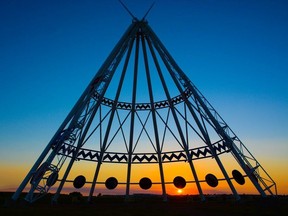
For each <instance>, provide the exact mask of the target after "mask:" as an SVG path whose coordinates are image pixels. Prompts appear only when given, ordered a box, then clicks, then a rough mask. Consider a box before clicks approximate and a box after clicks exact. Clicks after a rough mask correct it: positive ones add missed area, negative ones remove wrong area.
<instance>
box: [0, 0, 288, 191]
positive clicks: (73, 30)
mask: <svg viewBox="0 0 288 216" xmlns="http://www.w3.org/2000/svg"><path fill="white" fill-rule="evenodd" d="M123 2H124V3H125V4H126V5H127V7H128V8H129V9H130V10H131V11H132V13H133V14H134V15H135V16H136V17H139V18H142V17H143V15H144V14H145V12H146V11H147V9H148V8H149V7H150V5H151V4H152V3H153V2H154V1H153V0H123ZM287 11H288V2H287V1H286V0H274V1H272V0H261V1H260V0H259V1H258V0H174V1H172V0H157V1H156V3H155V5H154V7H153V8H152V10H151V11H150V13H149V15H148V17H147V20H148V22H149V25H150V26H151V27H152V29H153V30H154V32H155V33H156V34H157V35H158V37H159V38H160V40H161V41H162V42H163V43H164V45H165V46H166V48H167V49H168V50H169V52H170V54H171V55H172V56H173V57H174V59H175V60H176V62H177V63H178V65H179V66H180V67H181V68H182V70H183V71H184V72H185V73H186V75H187V76H188V77H189V78H190V80H191V81H192V82H193V83H194V84H195V85H196V86H197V88H198V89H199V90H200V91H201V92H202V93H203V95H204V96H205V97H206V98H207V99H208V101H209V102H210V103H211V104H212V105H213V107H214V108H215V109H216V110H217V111H218V113H220V115H221V116H222V117H223V119H224V120H225V121H226V122H227V123H228V125H229V126H230V127H231V128H232V130H233V131H234V132H235V133H236V134H237V135H238V137H239V138H240V139H241V140H242V142H243V143H244V144H245V145H246V147H247V148H248V149H249V150H250V151H251V152H252V154H253V155H254V156H255V157H256V159H257V160H258V161H259V162H260V163H261V165H262V166H263V167H264V168H265V170H266V171H267V172H268V173H269V175H270V176H271V177H272V178H273V179H274V181H275V182H276V184H277V188H278V193H279V194H288V172H287V170H288V84H287V82H288V40H287V38H288V25H287V23H288V12H287ZM0 20H1V21H0V92H1V94H0V103H1V106H0V191H14V190H15V189H16V188H17V187H18V185H19V184H20V183H21V181H22V179H23V178H24V177H25V175H26V174H27V172H28V171H29V169H30V168H31V166H32V165H33V164H34V162H35V160H36V159H37V158H38V156H39V155H40V154H41V152H42V150H43V149H44V148H45V146H46V145H47V143H48V142H49V141H50V139H51V138H52V136H53V135H54V133H55V132H56V130H57V129H58V127H59V126H60V124H61V123H62V121H63V120H64V118H65V117H66V115H67V114H68V112H69V111H70V109H71V108H72V106H73V105H74V104H75V102H76V101H77V99H78V98H79V96H80V95H81V94H82V92H83V90H84V89H85V88H86V86H87V84H88V83H89V82H90V80H91V79H92V78H93V76H94V74H95V73H96V72H97V70H98V69H99V67H100V66H101V65H102V63H103V62H104V60H105V59H106V57H107V56H108V55H109V53H110V51H111V50H112V49H113V47H114V45H115V44H116V43H117V42H118V40H119V39H120V37H121V36H122V34H123V33H124V31H125V30H126V29H127V27H128V26H129V25H130V23H131V17H130V15H129V14H128V13H127V12H126V11H125V10H124V9H123V7H122V6H121V4H120V3H119V2H118V1H117V0H107V1H100V0H99V1H98V0H95V1H92V0H83V1H77V0H72V1H68V0H67V1H64V0H60V1H59V0H49V1H37V0H25V1H20V0H2V1H0ZM197 163H199V166H200V167H203V168H202V169H203V170H205V169H207V171H208V170H211V169H213V166H210V165H209V164H208V163H206V162H205V163H203V164H201V161H199V162H197ZM206 165H207V167H205V166H206ZM89 166H90V165H87V166H85V167H81V168H78V169H79V170H80V169H81V170H82V171H83V173H85V172H86V171H87V170H88V169H89ZM105 166H107V170H109V169H110V168H109V166H108V165H105ZM165 166H167V165H165ZM175 166H176V165H174V164H173V165H172V166H171V168H167V169H169V170H171V171H170V172H169V173H171V178H170V179H173V178H172V176H173V177H174V173H175V175H179V174H181V173H178V171H177V167H175ZM122 168H123V167H118V168H117V169H118V170H122ZM154 168H155V167H152V166H151V168H150V171H149V172H154V171H153V170H154ZM75 169H76V168H75ZM185 169H187V167H185V168H183V170H182V171H185ZM123 170H124V168H123ZM139 170H140V171H137V172H139V173H137V172H136V174H135V175H139V176H140V175H141V174H143V173H141V172H142V171H143V170H142V171H141V168H140V169H139ZM146 171H147V169H146ZM143 172H145V171H143ZM155 172H156V171H155ZM169 175H170V174H169ZM203 175H204V174H203ZM184 176H185V175H184ZM119 178H120V180H122V181H125V180H124V179H125V178H126V174H125V175H123V176H120V177H119ZM121 178H122V179H121ZM135 179H136V177H135ZM168 179H169V177H168ZM155 187H158V186H155ZM169 187H170V186H169ZM169 187H168V188H167V190H170V193H175V189H174V188H171V187H170V188H169ZM250 187H251V185H247V189H245V187H243V188H241V189H240V191H241V193H247V191H249V190H250ZM220 188H221V185H220ZM155 190H157V188H156V189H155ZM185 190H186V191H185V193H193V188H191V190H190V191H189V187H188V188H185ZM219 190H221V191H224V192H226V191H229V190H227V189H225V188H221V189H219ZM191 191H192V192H191ZM194 192H195V191H194ZM206 192H207V193H211V191H210V190H208V189H207V191H206ZM168 193H169V191H168Z"/></svg>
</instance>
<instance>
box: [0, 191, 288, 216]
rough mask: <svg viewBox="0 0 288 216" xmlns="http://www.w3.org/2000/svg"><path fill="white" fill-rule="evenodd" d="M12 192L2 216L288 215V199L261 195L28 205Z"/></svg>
mask: <svg viewBox="0 0 288 216" xmlns="http://www.w3.org/2000/svg"><path fill="white" fill-rule="evenodd" d="M10 197H11V193H0V201H1V203H2V205H1V207H0V215H3V216H4V215H5V216H6V215H9V216H13V215H29V216H33V215H35V216H40V215H41V216H45V215H49V216H51V215H53V216H57V215H69V216H74V215H77V216H79V215H81V216H86V215H87V216H88V215H89V216H91V215H101V216H108V215H113V216H116V215H117V216H122V215H123V216H124V215H125V216H126V215H127V216H134V215H135V216H146V215H149V216H156V215H157V216H170V215H171V216H172V215H173V216H182V215H183V216H189V215H196V216H197V215H201V216H208V215H213V216H215V215H221V216H224V215H227V216H228V215H229V216H231V215H239V216H244V215H245V216H248V215H253V216H254V215H261V216H271V215H277V216H279V215H280V216H281V215H287V212H288V197H287V196H278V197H276V198H272V197H268V198H265V199H263V198H261V197H259V196H250V195H249V196H248V195H246V196H242V198H241V200H240V201H235V200H234V199H233V197H231V196H229V195H217V196H208V197H207V200H206V201H205V202H202V201H200V200H199V199H198V197H196V196H169V197H168V201H167V202H164V201H163V200H162V199H161V198H160V197H158V196H147V195H137V196H133V197H131V198H130V199H129V200H125V198H124V197H122V196H101V197H95V198H94V200H93V201H92V202H91V203H87V202H86V199H85V198H86V197H81V196H80V197H79V196H78V197H76V198H75V196H71V195H70V196H69V195H63V196H61V197H60V199H59V202H58V203H57V204H53V205H51V203H50V200H51V196H49V195H47V197H45V198H44V199H42V200H39V201H37V202H36V203H34V204H27V203H25V202H24V201H23V199H20V201H18V202H17V203H10V202H9V198H10Z"/></svg>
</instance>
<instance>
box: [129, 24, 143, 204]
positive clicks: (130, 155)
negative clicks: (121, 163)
mask: <svg viewBox="0 0 288 216" xmlns="http://www.w3.org/2000/svg"><path fill="white" fill-rule="evenodd" d="M139 31H140V28H139V29H138V32H137V34H136V50H135V63H134V77H133V90H132V108H131V122H130V137H129V148H128V161H127V163H128V164H127V165H128V166H127V181H126V199H128V198H129V193H130V178H131V163H132V154H133V139H134V118H135V103H136V90H137V76H138V60H139Z"/></svg>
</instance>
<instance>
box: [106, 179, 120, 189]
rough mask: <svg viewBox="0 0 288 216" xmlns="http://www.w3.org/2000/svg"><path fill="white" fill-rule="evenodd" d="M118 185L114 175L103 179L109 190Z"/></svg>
mask: <svg viewBox="0 0 288 216" xmlns="http://www.w3.org/2000/svg"><path fill="white" fill-rule="evenodd" d="M117 185H118V180H117V179H116V178H114V177H110V178H108V179H107V180H106V181H105V186H106V188H107V189H109V190H113V189H114V188H116V187H117Z"/></svg>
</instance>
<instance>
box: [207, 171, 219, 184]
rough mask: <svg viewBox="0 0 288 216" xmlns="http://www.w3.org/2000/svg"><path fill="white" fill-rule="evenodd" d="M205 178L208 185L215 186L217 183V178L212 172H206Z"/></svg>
mask: <svg viewBox="0 0 288 216" xmlns="http://www.w3.org/2000/svg"><path fill="white" fill-rule="evenodd" d="M205 180H206V182H207V184H208V185H209V186H210V187H217V185H218V179H217V178H216V176H215V175H213V174H207V175H206V177H205Z"/></svg>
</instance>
